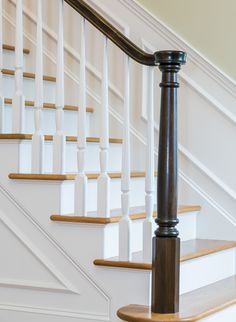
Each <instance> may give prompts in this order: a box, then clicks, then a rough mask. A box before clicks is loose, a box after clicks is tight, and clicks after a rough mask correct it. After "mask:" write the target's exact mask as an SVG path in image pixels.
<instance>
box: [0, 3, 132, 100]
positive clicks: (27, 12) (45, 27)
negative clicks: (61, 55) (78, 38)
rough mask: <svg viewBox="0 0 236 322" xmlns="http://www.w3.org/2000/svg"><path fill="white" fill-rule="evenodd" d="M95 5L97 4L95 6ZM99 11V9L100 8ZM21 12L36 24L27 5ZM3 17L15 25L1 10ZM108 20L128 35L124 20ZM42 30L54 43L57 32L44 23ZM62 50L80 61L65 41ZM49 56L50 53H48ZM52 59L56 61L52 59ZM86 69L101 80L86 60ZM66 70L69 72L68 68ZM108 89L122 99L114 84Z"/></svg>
mask: <svg viewBox="0 0 236 322" xmlns="http://www.w3.org/2000/svg"><path fill="white" fill-rule="evenodd" d="M9 1H10V2H11V3H12V4H13V5H15V1H13V0H9ZM96 7H97V6H96ZM100 11H101V10H100ZM23 13H24V15H25V16H26V17H27V18H28V19H30V20H31V21H32V22H33V23H34V24H35V25H36V24H37V17H36V16H35V15H34V14H33V13H32V12H31V11H30V10H29V9H27V7H25V6H23ZM102 14H103V15H104V16H107V14H106V13H105V12H103V11H102ZM3 17H4V18H5V19H7V20H8V22H10V23H11V24H12V25H13V26H14V27H15V22H14V20H13V19H12V18H11V17H10V16H9V15H8V13H7V12H6V11H5V10H3ZM110 21H111V22H112V24H113V25H115V26H116V27H117V28H118V29H119V30H121V31H122V32H123V33H124V34H126V35H128V34H129V28H128V27H127V25H125V24H124V22H121V21H120V20H116V19H113V18H111V17H110ZM43 32H44V33H45V34H46V35H47V36H49V37H50V38H51V39H52V40H53V41H54V42H55V43H56V42H57V34H56V33H55V32H54V31H53V30H52V29H51V28H50V27H49V26H48V25H46V24H45V23H43ZM24 34H25V36H26V35H27V36H26V38H28V39H29V40H30V41H31V42H32V43H33V44H34V45H35V46H36V41H35V39H32V37H31V36H30V35H29V34H28V33H27V32H26V31H25V30H24ZM64 50H65V52H66V53H67V54H69V55H70V56H71V57H72V58H73V59H74V60H75V61H77V62H80V54H79V52H77V51H75V50H74V49H73V48H72V47H71V46H70V45H69V44H68V43H67V42H66V41H64ZM43 51H44V54H45V53H46V52H47V50H45V48H43ZM46 56H47V57H48V58H49V55H48V54H46ZM50 56H51V57H53V56H52V54H51V55H50ZM53 61H56V60H55V59H53ZM86 69H87V71H88V72H89V73H90V74H91V75H93V76H94V77H96V79H98V80H99V81H101V80H102V74H101V73H100V72H99V71H98V69H97V68H95V67H94V66H93V65H92V64H90V63H89V62H88V61H86ZM68 72H70V71H69V70H68ZM109 90H110V91H111V92H112V93H113V94H115V95H116V96H117V97H119V98H120V99H121V100H123V95H122V93H121V92H120V91H119V90H118V89H117V88H116V87H115V85H114V84H112V83H111V82H109Z"/></svg>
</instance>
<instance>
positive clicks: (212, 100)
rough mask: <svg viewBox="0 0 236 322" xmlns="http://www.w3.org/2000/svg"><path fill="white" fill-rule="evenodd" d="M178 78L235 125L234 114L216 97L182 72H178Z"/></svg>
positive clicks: (235, 117) (235, 118) (235, 116)
mask: <svg viewBox="0 0 236 322" xmlns="http://www.w3.org/2000/svg"><path fill="white" fill-rule="evenodd" d="M179 76H180V79H182V80H183V81H184V82H185V83H186V84H187V85H189V86H191V87H192V88H193V89H194V90H195V91H196V92H197V93H198V94H200V95H201V96H202V97H203V98H204V99H205V100H207V101H208V102H209V103H210V104H211V105H212V106H214V107H215V108H216V109H217V110H218V111H219V112H221V113H222V115H223V116H224V117H226V118H227V119H228V120H229V121H231V122H232V123H233V124H234V125H236V115H234V114H233V113H231V112H230V111H228V110H227V109H226V108H225V107H224V106H223V105H222V104H221V103H220V102H219V101H218V100H217V99H215V98H214V97H213V96H211V95H210V94H209V93H208V92H207V91H206V90H204V88H202V87H201V86H200V85H198V84H197V83H196V82H195V81H194V80H192V79H191V78H190V77H189V76H188V75H186V74H185V73H184V72H182V71H181V72H180V73H179Z"/></svg>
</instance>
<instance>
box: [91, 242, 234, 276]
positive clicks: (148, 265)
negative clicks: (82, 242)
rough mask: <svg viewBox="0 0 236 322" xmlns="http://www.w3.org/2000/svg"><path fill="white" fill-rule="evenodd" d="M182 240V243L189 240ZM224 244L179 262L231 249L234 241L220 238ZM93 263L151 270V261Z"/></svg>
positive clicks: (109, 260) (186, 257) (183, 258)
mask: <svg viewBox="0 0 236 322" xmlns="http://www.w3.org/2000/svg"><path fill="white" fill-rule="evenodd" d="M190 241H212V242H219V240H204V239H195V240H190ZM190 241H184V242H183V243H186V242H190ZM221 242H222V243H224V245H221V246H215V247H214V248H207V247H206V248H205V249H204V250H201V251H196V252H194V253H192V254H189V255H185V256H181V258H180V262H181V263H182V262H186V261H188V260H192V259H196V258H199V257H203V256H207V255H211V254H214V253H217V252H220V251H224V250H227V249H232V248H235V247H236V241H226V240H222V241H221ZM93 263H94V265H96V266H105V267H117V268H131V269H141V270H151V269H152V264H151V263H143V262H135V261H130V262H129V261H119V260H115V259H109V258H108V259H95V260H94V262H93Z"/></svg>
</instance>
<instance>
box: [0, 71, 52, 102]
mask: <svg viewBox="0 0 236 322" xmlns="http://www.w3.org/2000/svg"><path fill="white" fill-rule="evenodd" d="M34 83H35V81H34V79H33V78H26V77H24V80H23V93H24V95H25V100H29V101H33V100H34V96H35V94H34ZM14 84H15V80H14V76H12V75H5V74H4V75H3V94H4V97H10V98H11V97H13V94H14V88H15V85H14ZM43 84H44V89H43V91H44V101H45V102H47V103H55V95H56V94H55V92H56V83H55V82H51V81H44V82H43Z"/></svg>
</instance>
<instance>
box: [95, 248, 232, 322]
mask: <svg viewBox="0 0 236 322" xmlns="http://www.w3.org/2000/svg"><path fill="white" fill-rule="evenodd" d="M235 253H236V251H235V248H234V249H229V250H225V251H221V252H217V253H214V254H210V255H206V256H202V257H199V258H195V259H192V260H187V261H185V262H182V263H181V265H180V294H183V293H186V292H191V291H193V290H196V289H198V288H200V287H203V286H207V285H210V284H212V283H215V282H217V281H220V280H222V279H225V278H228V277H230V276H232V275H234V274H235ZM100 269H101V270H103V271H104V273H105V274H106V272H108V271H109V270H112V272H113V279H114V280H119V276H120V274H121V272H123V274H122V275H123V279H122V285H126V283H125V281H126V278H125V275H127V277H128V276H129V279H130V278H131V274H130V271H131V272H133V273H134V274H135V272H136V270H135V269H126V268H111V267H109V268H107V267H100ZM138 271H139V272H140V280H142V279H145V278H146V274H147V271H146V270H143V271H142V270H138ZM126 272H127V273H126ZM149 274H150V276H151V270H150V271H149ZM109 282H110V283H112V282H111V281H109ZM110 287H112V285H111V286H110ZM123 292H124V293H126V292H130V290H129V289H124V290H123ZM132 297H133V295H132V292H131V293H130V298H132ZM142 304H149V305H150V303H142ZM210 321H213V320H210ZM214 322H215V320H214ZM227 322H228V320H227Z"/></svg>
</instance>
